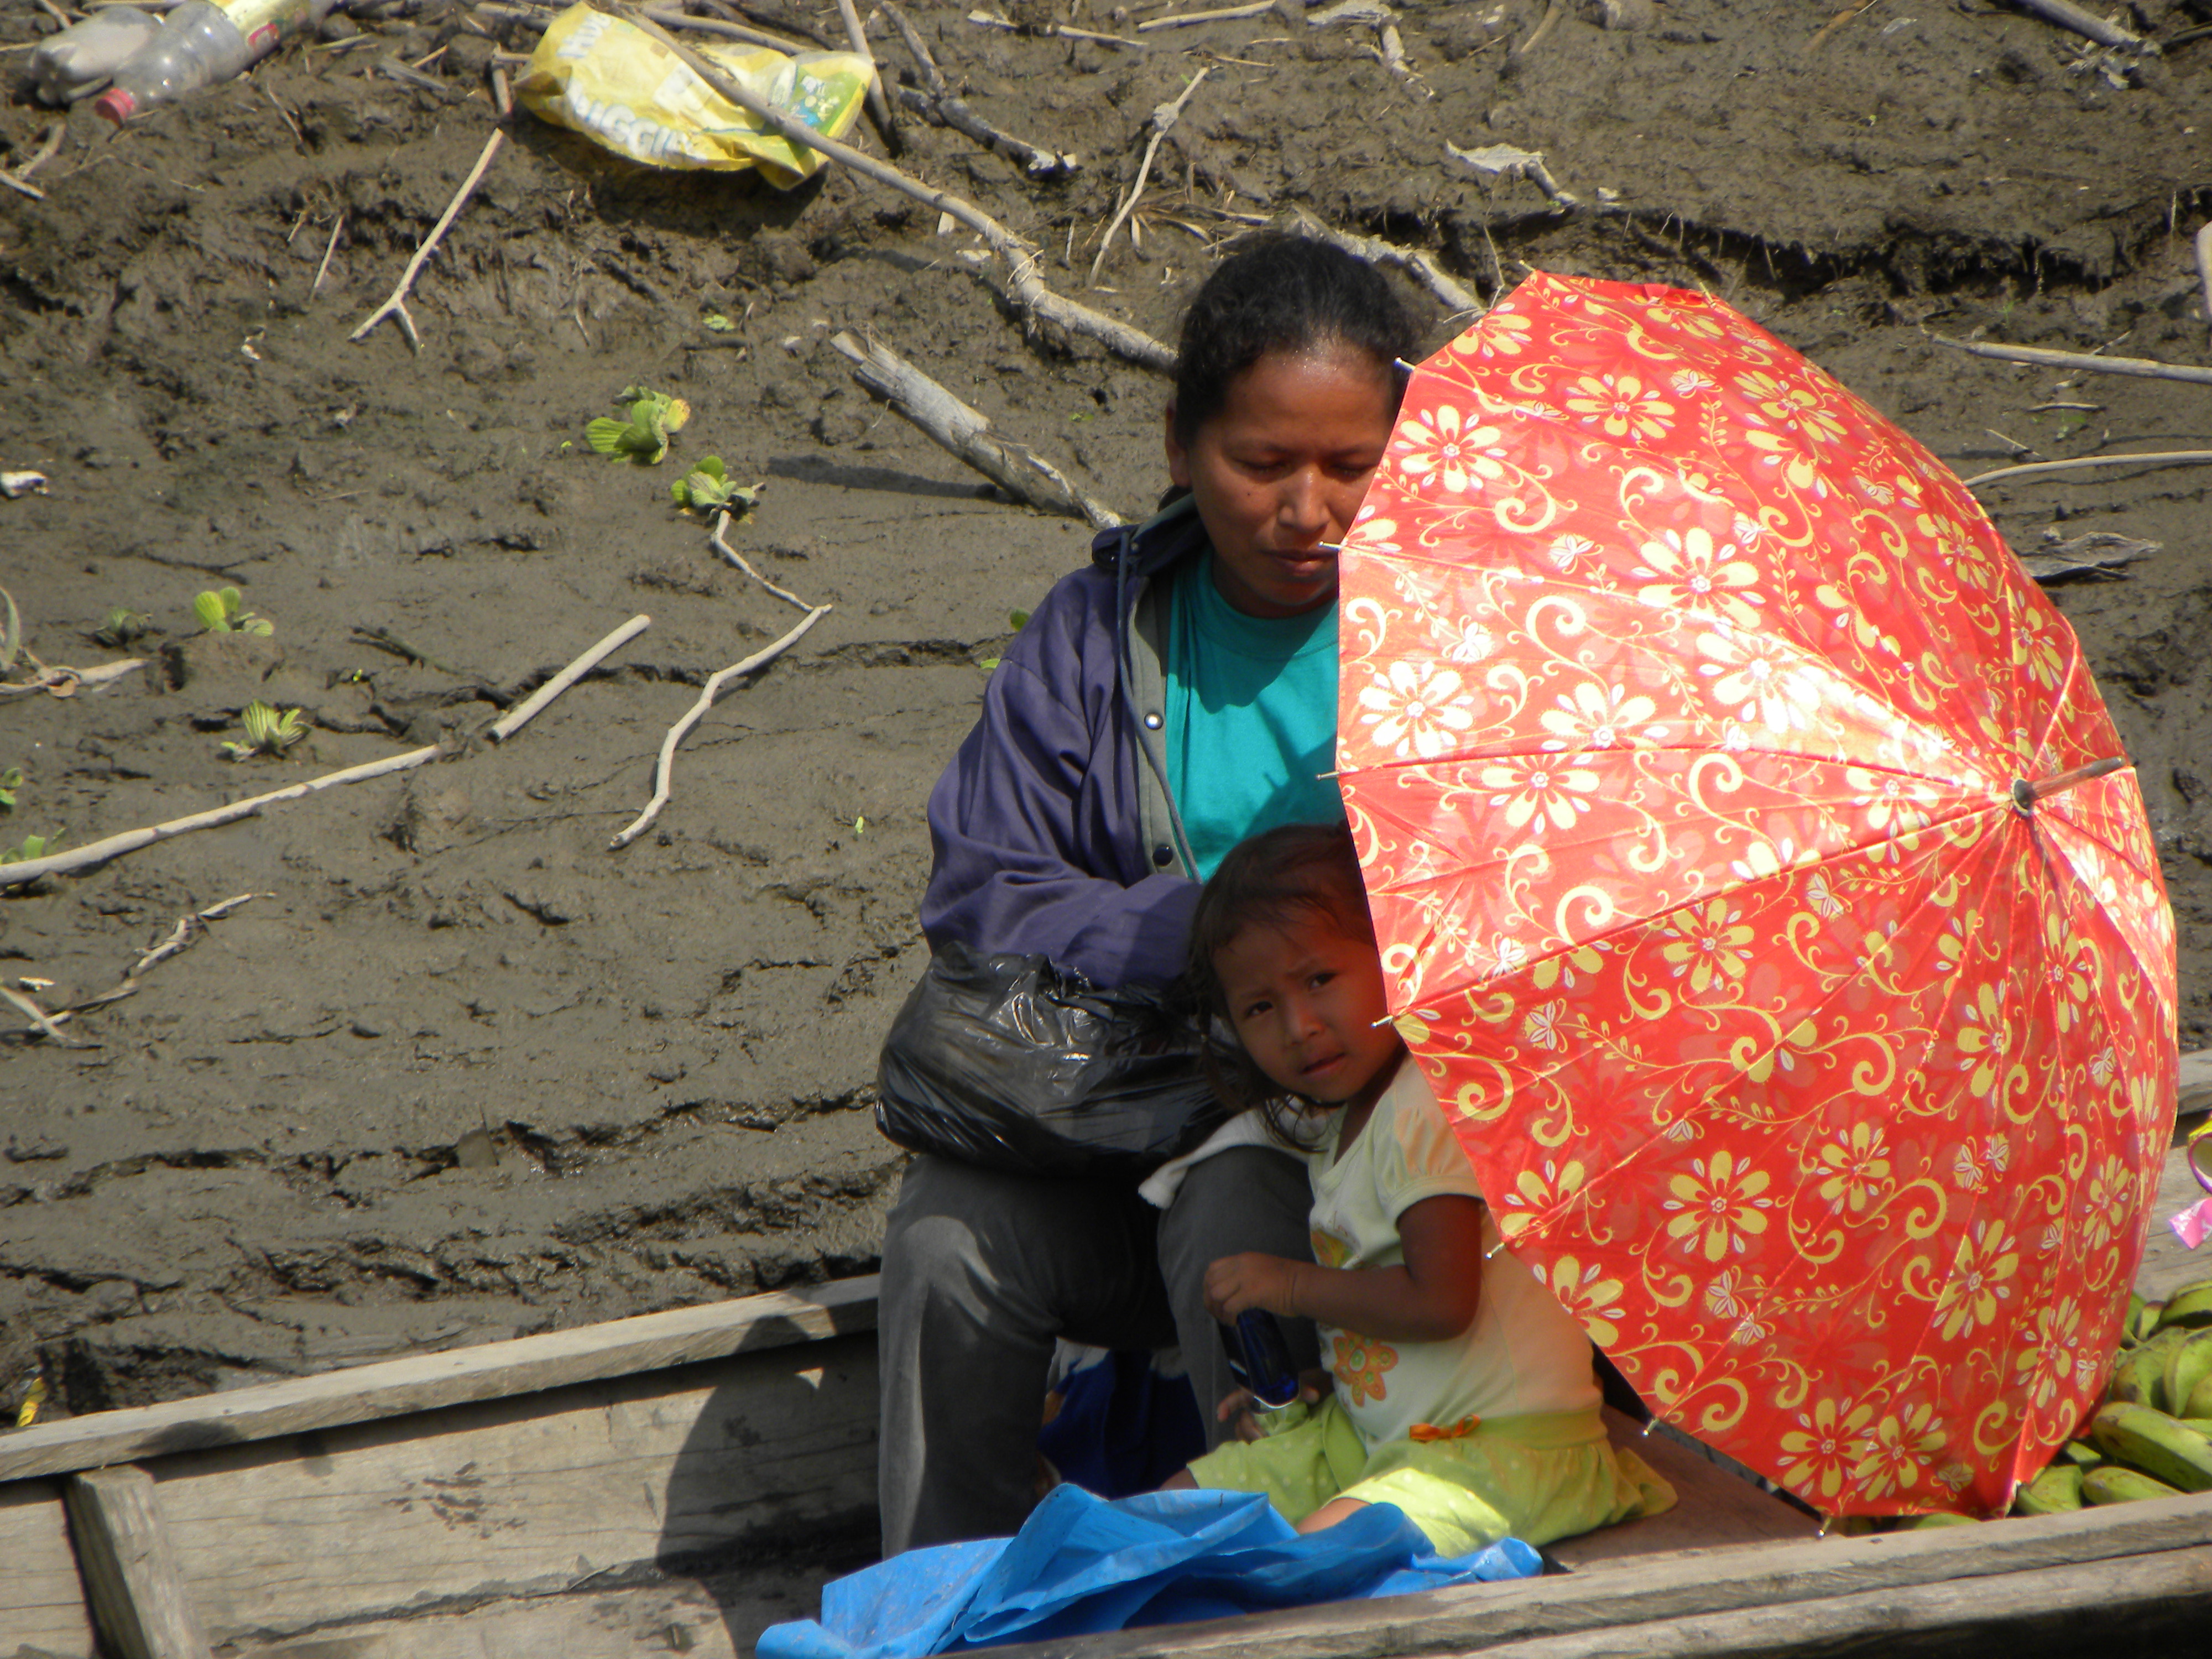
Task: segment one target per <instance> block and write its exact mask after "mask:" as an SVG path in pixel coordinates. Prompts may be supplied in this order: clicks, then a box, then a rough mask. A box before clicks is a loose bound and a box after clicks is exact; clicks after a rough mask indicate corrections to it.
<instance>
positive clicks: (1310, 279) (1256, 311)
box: [1175, 231, 1419, 447]
mask: <svg viewBox="0 0 2212 1659" xmlns="http://www.w3.org/2000/svg"><path fill="white" fill-rule="evenodd" d="M1329 344H1343V345H1347V346H1350V347H1352V349H1354V350H1357V351H1362V352H1364V353H1365V354H1366V355H1367V356H1370V357H1372V358H1373V359H1374V360H1375V361H1376V362H1377V363H1378V364H1380V365H1382V366H1383V368H1390V367H1392V366H1393V365H1394V364H1395V363H1396V362H1398V361H1399V360H1401V359H1410V358H1411V357H1412V356H1413V354H1414V352H1415V351H1416V350H1417V349H1419V325H1417V324H1416V323H1415V321H1414V319H1413V313H1412V311H1411V310H1410V309H1409V308H1408V307H1407V305H1406V304H1405V302H1404V301H1401V299H1400V298H1399V297H1398V293H1397V290H1396V289H1394V288H1392V287H1391V285H1390V283H1389V279H1388V278H1387V277H1385V276H1383V273H1382V272H1381V271H1379V270H1376V269H1375V267H1374V266H1372V265H1370V264H1368V263H1367V262H1366V261H1365V260H1364V259H1362V258H1358V256H1357V255H1354V254H1350V253H1346V252H1345V251H1344V250H1343V249H1342V248H1340V247H1337V246H1334V245H1333V244H1331V243H1328V242H1317V241H1315V240H1312V239H1311V238H1310V237H1304V236H1292V235H1288V234H1284V233H1282V232H1279V231H1275V232H1268V233H1265V234H1261V235H1258V236H1254V237H1251V238H1249V239H1247V240H1245V241H1244V242H1243V244H1242V245H1240V246H1238V248H1237V252H1234V253H1232V254H1231V255H1230V256H1229V257H1228V258H1226V259H1224V260H1223V261H1222V262H1221V263H1220V264H1218V265H1216V266H1215V267H1214V269H1213V274H1212V276H1208V277H1207V278H1206V282H1205V284H1204V286H1202V287H1201V288H1200V289H1199V290H1198V293H1197V295H1196V296H1195V297H1194V298H1193V300H1192V301H1191V302H1190V309H1189V310H1188V311H1187V312H1185V313H1183V319H1182V343H1181V349H1179V351H1178V352H1177V354H1176V389H1175V435H1176V441H1177V442H1178V443H1181V444H1182V445H1184V446H1185V447H1188V445H1189V444H1190V443H1191V442H1192V441H1194V439H1195V438H1196V437H1197V436H1198V429H1199V428H1200V427H1201V426H1203V425H1205V424H1206V422H1207V421H1208V420H1210V419H1212V416H1214V415H1215V414H1216V413H1218V411H1219V410H1220V408H1221V405H1222V404H1223V403H1224V402H1225V401H1226V400H1227V398H1228V397H1229V386H1230V382H1231V381H1232V380H1235V379H1236V378H1237V376H1238V375H1239V374H1243V372H1244V371H1245V370H1246V369H1248V368H1251V367H1252V365H1253V364H1254V363H1256V362H1259V361H1260V359H1261V358H1262V357H1264V356H1267V354H1268V353H1270V352H1275V351H1280V352H1289V353H1292V354H1296V353H1298V352H1302V351H1306V350H1309V349H1312V348H1313V347H1316V346H1322V345H1329Z"/></svg>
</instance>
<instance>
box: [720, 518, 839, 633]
mask: <svg viewBox="0 0 2212 1659" xmlns="http://www.w3.org/2000/svg"><path fill="white" fill-rule="evenodd" d="M729 527H730V514H729V511H728V509H727V508H725V509H724V510H722V511H721V512H719V513H715V515H714V534H713V535H711V536H709V537H708V538H707V544H708V546H709V547H711V548H713V549H714V550H715V551H716V552H717V553H719V554H720V555H721V556H723V557H724V558H726V559H727V560H728V561H729V562H731V563H732V564H733V565H735V566H737V568H738V569H740V570H742V571H744V573H745V574H747V575H748V576H750V577H751V578H752V579H753V580H755V581H757V582H758V583H759V584H760V585H761V586H763V587H765V588H766V589H768V591H769V592H771V593H773V594H775V596H776V598H778V599H783V600H787V601H788V602H789V603H790V604H792V605H797V606H798V607H799V609H800V610H801V611H811V610H813V609H814V607H813V606H812V605H809V604H808V603H807V602H806V601H805V599H800V598H799V595H798V594H796V593H794V592H792V591H791V590H790V589H789V588H787V587H778V586H776V585H775V583H774V582H772V581H770V580H769V579H768V578H767V577H765V576H763V575H762V574H761V573H760V572H759V571H757V570H756V569H755V568H753V565H752V562H751V561H750V559H748V558H746V557H745V556H744V554H742V553H740V552H738V550H737V549H736V548H734V547H732V546H731V545H730V544H729V543H727V542H726V541H724V540H723V539H722V532H724V531H726V530H727V529H728V528H729Z"/></svg>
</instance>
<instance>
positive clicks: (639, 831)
mask: <svg viewBox="0 0 2212 1659" xmlns="http://www.w3.org/2000/svg"><path fill="white" fill-rule="evenodd" d="M722 516H723V517H725V518H727V517H728V516H729V515H728V514H727V513H725V514H723V515H722ZM714 533H715V534H716V535H717V536H718V537H719V536H720V534H721V527H720V526H719V525H718V526H715V532H714ZM776 591H777V592H782V590H781V588H779V589H777V590H776ZM829 611H830V607H829V606H828V605H814V606H812V607H811V608H810V609H809V610H808V611H807V613H806V614H805V616H804V617H800V618H799V622H798V623H797V624H796V625H795V626H794V627H793V629H791V631H790V632H789V633H787V634H786V635H784V636H783V637H782V638H781V639H780V640H777V641H775V643H774V644H772V645H766V646H763V647H761V648H760V649H759V650H757V651H756V652H754V653H752V655H751V656H750V657H747V658H746V659H744V661H743V662H733V663H732V664H731V665H729V666H728V667H727V668H725V669H723V670H722V671H720V673H718V674H716V675H714V677H713V678H711V679H709V680H708V682H707V684H705V685H703V686H702V687H701V688H700V690H699V698H698V701H697V702H694V703H693V704H692V705H691V706H690V708H687V709H685V710H684V717H683V718H682V719H681V720H678V721H677V722H676V724H675V725H673V726H670V727H669V728H668V735H667V736H666V737H665V738H662V739H661V740H660V759H659V763H657V764H656V765H655V767H654V768H653V799H651V800H649V801H647V803H646V804H645V811H642V812H640V813H639V814H638V815H637V816H636V817H635V818H633V819H631V820H630V822H629V825H628V826H627V827H626V828H625V829H623V831H622V832H621V833H620V834H619V835H617V836H615V838H614V839H613V840H612V841H611V842H608V843H607V850H608V851H609V852H618V851H620V850H621V849H622V848H625V847H627V846H629V844H630V842H634V841H635V840H636V839H637V838H638V837H639V836H641V835H643V834H644V833H645V832H646V831H647V829H651V828H652V827H653V820H654V819H655V818H657V817H659V816H660V812H661V809H662V808H663V807H665V806H666V805H668V803H669V801H670V800H671V799H672V798H673V790H672V787H671V783H672V781H673V779H674V776H675V772H676V745H677V744H679V743H681V742H683V741H684V733H685V732H689V731H690V729H691V728H692V727H693V726H696V725H698V723H699V722H700V721H701V720H703V719H705V718H706V714H707V711H708V709H709V708H713V707H714V699H715V698H716V697H719V696H721V694H722V688H723V687H724V686H726V685H727V684H729V683H730V682H731V681H732V680H734V679H742V678H744V676H746V675H747V674H756V673H758V672H759V671H761V670H762V669H763V668H765V667H767V666H768V665H769V664H770V663H772V662H774V661H775V659H777V658H778V657H780V656H781V655H782V654H783V653H785V652H787V651H788V650H789V649H791V647H793V646H794V645H796V644H798V643H799V641H800V640H801V639H802V638H803V637H805V633H806V630H807V629H810V628H811V627H813V626H814V624H815V623H818V622H820V621H821V620H822V618H823V617H826V616H828V615H829Z"/></svg>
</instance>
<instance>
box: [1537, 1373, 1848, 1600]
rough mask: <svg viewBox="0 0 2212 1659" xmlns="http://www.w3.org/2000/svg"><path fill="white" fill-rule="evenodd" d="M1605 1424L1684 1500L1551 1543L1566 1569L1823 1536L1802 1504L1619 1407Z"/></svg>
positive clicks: (1615, 1440)
mask: <svg viewBox="0 0 2212 1659" xmlns="http://www.w3.org/2000/svg"><path fill="white" fill-rule="evenodd" d="M1605 1419H1606V1428H1607V1430H1608V1431H1610V1432H1611V1434H1612V1436H1613V1444H1615V1445H1616V1446H1622V1447H1626V1449H1628V1450H1630V1451H1632V1452H1634V1453H1635V1454H1636V1455H1638V1457H1640V1458H1642V1459H1643V1460H1644V1462H1647V1463H1649V1464H1650V1466H1651V1467H1652V1468H1654V1469H1656V1470H1657V1471H1658V1472H1659V1474H1662V1475H1663V1476H1665V1477H1666V1479H1667V1480H1668V1484H1669V1485H1671V1486H1673V1487H1674V1496H1675V1497H1676V1498H1678V1499H1680V1502H1678V1503H1677V1504H1675V1506H1674V1508H1673V1509H1671V1510H1668V1511H1667V1512H1666V1513H1665V1514H1664V1515H1655V1516H1651V1517H1650V1519H1649V1520H1647V1521H1630V1522H1625V1523H1624V1524H1622V1525H1620V1526H1618V1527H1604V1528H1600V1529H1599V1530H1598V1531H1596V1532H1590V1533H1584V1534H1583V1535H1582V1536H1581V1537H1579V1538H1567V1539H1562V1540H1561V1541H1559V1542H1558V1543H1556V1544H1552V1545H1549V1546H1547V1547H1546V1549H1545V1553H1546V1554H1547V1555H1548V1556H1550V1557H1551V1558H1552V1559H1553V1560H1554V1561H1556V1562H1558V1563H1559V1565H1561V1566H1564V1567H1566V1568H1567V1569H1569V1570H1570V1571H1574V1572H1588V1571H1591V1570H1593V1569H1611V1568H1614V1567H1618V1566H1620V1565H1622V1564H1623V1563H1625V1562H1628V1561H1633V1560H1638V1559H1641V1558H1643V1557H1644V1556H1648V1555H1656V1554H1659V1553H1662V1552H1667V1551H1676V1550H1693V1549H1717V1548H1719V1547H1723V1546H1725V1545H1729V1544H1755V1543H1759V1542H1761V1541H1771V1540H1776V1539H1791V1540H1804V1539H1810V1538H1814V1537H1816V1536H1818V1535H1819V1533H1820V1522H1817V1521H1815V1520H1814V1519H1813V1517H1812V1516H1809V1515H1807V1514H1806V1513H1805V1511H1804V1510H1801V1509H1799V1508H1798V1507H1797V1506H1796V1504H1790V1503H1787V1502H1785V1501H1784V1500H1783V1499H1782V1498H1777V1497H1775V1496H1774V1495H1773V1494H1772V1493H1771V1492H1763V1491H1761V1490H1760V1489H1759V1487H1757V1486H1753V1485H1752V1484H1751V1482H1750V1481H1748V1480H1745V1479H1743V1478H1742V1477H1741V1475H1738V1474H1734V1473H1733V1472H1731V1471H1730V1470H1728V1469H1724V1468H1722V1467H1721V1466H1720V1465H1719V1464H1717V1463H1716V1462H1713V1461H1712V1460H1711V1458H1709V1457H1706V1456H1705V1455H1702V1454H1701V1453H1700V1452H1699V1450H1698V1449H1696V1448H1695V1447H1692V1446H1689V1445H1686V1444H1685V1443H1683V1442H1681V1441H1680V1440H1678V1439H1676V1438H1674V1437H1673V1436H1672V1435H1670V1434H1669V1433H1668V1432H1667V1431H1664V1430H1659V1431H1655V1432H1653V1433H1650V1434H1645V1433H1644V1432H1642V1431H1640V1430H1639V1429H1638V1426H1637V1425H1636V1424H1634V1423H1633V1422H1632V1421H1630V1420H1629V1419H1627V1418H1626V1417H1625V1416H1623V1415H1622V1414H1621V1413H1619V1412H1616V1411H1614V1410H1613V1408H1612V1407H1607V1408H1606V1413H1605Z"/></svg>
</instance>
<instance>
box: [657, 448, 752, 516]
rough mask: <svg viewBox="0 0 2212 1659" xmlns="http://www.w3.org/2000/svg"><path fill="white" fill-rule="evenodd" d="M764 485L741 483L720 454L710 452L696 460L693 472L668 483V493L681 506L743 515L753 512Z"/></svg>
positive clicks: (703, 511) (705, 511)
mask: <svg viewBox="0 0 2212 1659" xmlns="http://www.w3.org/2000/svg"><path fill="white" fill-rule="evenodd" d="M763 488H764V486H763V485H761V484H741V483H738V481H737V480H736V479H734V478H732V477H730V476H729V473H728V471H727V470H726V468H724V466H723V465H722V458H721V457H720V456H719V455H709V456H707V457H706V458H705V459H702V460H700V461H696V462H695V463H693V465H692V467H691V470H690V471H689V472H687V473H685V474H684V476H683V477H680V478H678V480H677V481H676V482H675V483H672V484H671V485H669V486H668V493H669V494H670V495H673V496H674V497H675V498H676V505H677V506H678V507H686V508H690V507H696V508H697V509H698V510H699V511H700V512H702V513H713V512H724V513H734V514H736V515H737V516H738V517H740V518H742V517H744V514H746V513H750V512H751V511H752V508H753V503H754V502H755V501H758V500H759V499H760V493H761V490H762V489H763Z"/></svg>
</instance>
